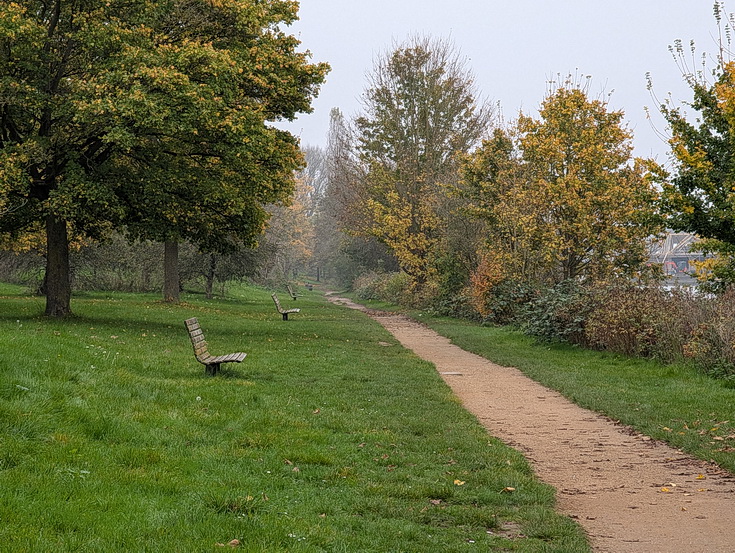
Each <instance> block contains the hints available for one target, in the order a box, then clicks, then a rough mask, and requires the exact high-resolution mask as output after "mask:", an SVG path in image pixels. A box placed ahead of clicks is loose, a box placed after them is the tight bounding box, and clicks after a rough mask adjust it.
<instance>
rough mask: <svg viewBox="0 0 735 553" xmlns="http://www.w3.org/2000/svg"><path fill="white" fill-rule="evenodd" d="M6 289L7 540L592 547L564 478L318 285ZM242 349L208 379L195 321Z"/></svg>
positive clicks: (87, 544) (101, 546)
mask: <svg viewBox="0 0 735 553" xmlns="http://www.w3.org/2000/svg"><path fill="white" fill-rule="evenodd" d="M285 298H286V295H285V294H283V296H282V301H283V302H284V303H286V302H288V303H292V304H294V305H298V306H299V307H301V308H302V311H301V313H299V314H297V315H293V316H292V317H291V320H289V321H287V322H286V321H282V320H281V317H280V315H278V313H276V311H275V309H274V306H273V302H272V301H271V298H270V295H269V292H268V291H266V290H261V289H257V288H249V287H242V288H239V289H237V290H235V291H233V294H232V297H230V298H229V299H219V300H205V299H203V298H202V297H196V296H188V297H186V298H185V302H184V303H182V304H180V305H167V304H163V303H161V302H159V301H158V299H157V297H155V296H150V295H132V294H85V295H81V296H77V297H75V298H74V300H73V304H72V306H73V309H74V312H75V315H74V316H73V317H72V318H70V319H68V320H65V321H55V320H49V319H47V318H44V317H42V316H40V315H39V313H41V311H42V309H43V302H42V300H41V299H39V298H33V297H27V296H24V295H22V294H21V292H20V289H17V288H15V287H11V286H7V285H2V286H0V335H1V336H2V337H3V339H2V340H0V361H1V363H2V370H1V371H0V544H1V545H0V550H3V551H14V552H18V551H21V552H22V551H34V552H45V551H49V552H51V551H53V552H59V551H85V552H86V551H105V552H109V551H156V552H161V551H163V552H165V551H221V550H222V549H221V547H220V546H219V545H218V544H227V543H228V542H230V541H231V540H233V539H237V540H239V541H240V544H241V545H240V546H239V550H243V551H252V552H256V551H257V552H262V551H268V552H278V551H289V552H316V551H335V552H336V551H345V552H354V551H361V552H370V551H375V552H398V551H405V552H426V551H442V552H455V551H457V552H459V551H462V552H465V551H487V550H492V551H520V552H559V553H562V552H563V553H574V552H582V551H589V547H588V545H587V542H586V540H585V537H584V535H583V533H582V531H581V529H580V528H579V526H577V525H576V524H575V523H574V522H572V521H570V520H569V519H568V518H566V517H562V516H560V515H558V514H556V513H555V512H554V510H553V505H554V490H553V489H552V488H550V487H549V486H546V485H544V484H542V483H540V482H539V481H538V480H537V479H536V478H535V477H534V475H533V474H532V472H531V470H530V468H529V466H528V464H527V463H526V461H525V460H524V459H523V458H522V457H521V456H520V454H518V453H517V452H515V451H513V450H511V449H509V448H507V447H505V446H504V445H503V444H501V443H500V442H498V441H497V440H495V439H493V438H490V437H488V436H487V434H486V433H485V431H484V430H483V429H482V428H481V426H480V425H479V424H478V423H477V421H476V420H475V419H474V418H473V417H471V416H470V415H469V414H468V413H467V412H466V411H464V410H463V409H462V408H461V406H460V405H459V404H458V402H457V401H456V399H455V398H454V397H453V396H452V395H451V392H450V390H449V389H448V388H447V387H446V386H445V385H444V384H443V382H442V381H441V379H440V378H439V376H438V375H437V373H436V371H435V370H434V369H433V366H431V365H430V364H428V363H425V362H423V361H421V360H420V359H418V358H417V357H416V356H415V355H413V354H412V353H411V352H408V351H406V350H405V349H403V348H402V347H401V346H400V345H399V344H398V343H397V342H396V341H395V340H394V339H393V338H392V337H391V336H390V335H389V334H388V333H387V332H386V331H385V330H384V329H383V328H382V327H380V326H379V325H378V324H376V323H374V322H372V321H371V320H370V319H368V318H367V317H366V316H365V315H363V314H361V313H357V312H354V311H351V310H348V309H345V308H340V307H336V306H332V305H330V304H328V303H326V302H325V301H324V299H323V298H322V297H321V296H320V295H319V294H317V293H316V292H313V293H312V292H305V296H304V297H301V298H299V299H298V300H297V301H296V302H293V301H292V300H286V299H285ZM191 316H196V317H199V321H200V323H201V325H202V328H203V329H204V332H205V335H206V337H207V340H208V342H209V346H210V351H212V352H213V353H214V354H215V355H217V354H223V353H230V352H233V351H245V352H247V353H248V357H247V358H246V359H245V361H244V362H243V363H241V364H227V365H223V370H222V373H221V374H220V375H219V376H217V377H214V378H212V377H207V376H205V374H204V368H203V366H202V365H199V364H198V363H196V361H195V360H194V357H193V354H192V350H191V345H190V343H189V341H188V337H187V335H186V331H185V329H184V325H183V320H184V319H185V318H188V317H191Z"/></svg>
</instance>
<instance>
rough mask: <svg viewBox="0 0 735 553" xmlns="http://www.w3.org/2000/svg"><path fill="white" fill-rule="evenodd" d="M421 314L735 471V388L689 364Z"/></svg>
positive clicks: (449, 333)
mask: <svg viewBox="0 0 735 553" xmlns="http://www.w3.org/2000/svg"><path fill="white" fill-rule="evenodd" d="M421 320H422V321H424V322H425V323H427V324H428V325H429V326H430V327H432V328H433V329H434V330H436V331H437V332H439V333H440V334H442V335H444V336H446V337H447V338H449V339H450V340H451V341H452V342H453V343H455V344H456V345H458V346H459V347H461V348H463V349H466V350H468V351H471V352H473V353H476V354H478V355H481V356H483V357H485V358H487V359H490V360H492V361H494V362H496V363H498V364H500V365H504V366H510V367H517V368H518V369H520V370H521V371H523V372H524V373H525V374H526V375H528V376H529V377H531V378H532V379H534V380H536V381H537V382H540V383H542V384H544V385H545V386H548V387H549V388H552V389H554V390H557V391H558V392H560V393H562V394H563V395H564V396H566V397H567V398H569V399H570V400H572V401H574V402H575V403H577V404H578V405H581V406H582V407H585V408H587V409H591V410H593V411H597V412H600V413H603V414H605V415H607V416H608V417H610V418H612V419H614V420H616V421H619V422H621V423H622V424H625V425H628V426H630V427H632V428H634V429H635V430H637V431H639V432H641V433H643V434H645V435H647V436H651V437H652V438H655V439H658V440H663V441H666V442H668V443H669V444H671V445H672V446H674V447H677V448H680V449H682V450H683V451H686V452H687V453H690V454H692V455H694V456H696V457H698V458H700V459H704V460H706V461H711V462H714V463H716V464H718V465H720V466H721V467H723V468H725V469H727V470H728V471H730V472H733V473H735V389H733V387H732V383H731V382H725V381H720V380H715V379H712V378H710V377H707V376H705V375H703V374H701V373H698V372H697V371H695V370H694V369H692V368H690V367H685V366H681V365H665V364H662V363H659V362H656V361H651V360H644V359H634V358H629V357H623V356H619V355H612V354H608V353H604V352H596V351H588V350H583V349H580V348H575V347H571V346H567V345H561V344H555V345H548V344H539V343H536V342H535V341H534V340H533V339H532V338H529V337H527V336H525V335H523V334H522V333H520V332H517V331H514V330H511V329H508V328H497V327H484V326H481V325H478V324H475V323H469V322H465V321H458V320H455V319H448V318H437V317H427V316H426V315H422V316H421Z"/></svg>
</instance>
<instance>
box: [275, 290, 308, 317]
mask: <svg viewBox="0 0 735 553" xmlns="http://www.w3.org/2000/svg"><path fill="white" fill-rule="evenodd" d="M271 297H272V298H273V303H275V304H276V310H277V311H278V312H279V313H280V314H281V315H283V320H284V321H287V320H288V314H289V313H298V312H299V311H301V309H298V308H297V307H294V308H293V309H284V308H283V307H281V302H280V301H278V296H276V294H275V292H274V293H273V294H271Z"/></svg>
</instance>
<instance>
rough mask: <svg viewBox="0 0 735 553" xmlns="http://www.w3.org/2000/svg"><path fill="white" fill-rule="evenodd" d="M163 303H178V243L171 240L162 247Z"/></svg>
mask: <svg viewBox="0 0 735 553" xmlns="http://www.w3.org/2000/svg"><path fill="white" fill-rule="evenodd" d="M163 301H166V302H170V303H178V302H179V243H178V242H175V241H173V240H166V242H165V243H164V246H163Z"/></svg>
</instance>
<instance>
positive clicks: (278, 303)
mask: <svg viewBox="0 0 735 553" xmlns="http://www.w3.org/2000/svg"><path fill="white" fill-rule="evenodd" d="M271 297H272V298H273V301H274V302H275V304H276V309H278V312H279V313H283V308H282V307H281V302H280V301H278V296H276V294H275V293H273V294H271Z"/></svg>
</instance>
